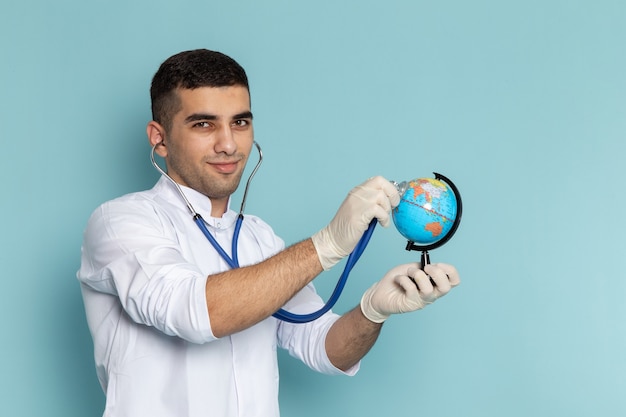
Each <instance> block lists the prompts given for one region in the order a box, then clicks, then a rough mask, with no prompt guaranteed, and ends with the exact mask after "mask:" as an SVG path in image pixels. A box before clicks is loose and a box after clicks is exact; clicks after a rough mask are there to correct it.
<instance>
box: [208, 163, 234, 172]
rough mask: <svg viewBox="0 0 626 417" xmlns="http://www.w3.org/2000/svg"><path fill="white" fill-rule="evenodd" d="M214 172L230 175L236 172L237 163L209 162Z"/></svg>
mask: <svg viewBox="0 0 626 417" xmlns="http://www.w3.org/2000/svg"><path fill="white" fill-rule="evenodd" d="M209 165H211V166H212V167H213V168H215V170H216V171H218V172H220V173H222V174H232V173H233V172H235V171H237V167H238V166H239V161H232V162H209Z"/></svg>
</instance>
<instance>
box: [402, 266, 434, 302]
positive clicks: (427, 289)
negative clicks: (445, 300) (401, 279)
mask: <svg viewBox="0 0 626 417" xmlns="http://www.w3.org/2000/svg"><path fill="white" fill-rule="evenodd" d="M408 275H409V276H410V277H411V278H413V281H415V285H417V288H418V290H419V293H420V295H421V297H422V298H423V299H424V300H425V301H428V302H433V301H435V300H436V299H437V298H438V297H439V291H438V289H437V287H436V286H434V285H433V284H432V282H430V277H429V276H428V275H427V274H426V272H424V271H422V270H421V269H417V268H410V269H409V271H408Z"/></svg>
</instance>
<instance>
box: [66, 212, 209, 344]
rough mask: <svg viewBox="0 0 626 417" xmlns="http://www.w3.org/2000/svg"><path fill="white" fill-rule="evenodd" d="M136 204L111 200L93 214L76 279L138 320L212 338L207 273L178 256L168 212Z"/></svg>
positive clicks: (188, 336)
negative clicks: (163, 213)
mask: <svg viewBox="0 0 626 417" xmlns="http://www.w3.org/2000/svg"><path fill="white" fill-rule="evenodd" d="M136 203H137V204H136V205H135V204H133V205H129V204H122V203H119V202H117V201H116V200H113V201H110V202H108V203H105V204H103V205H102V206H100V207H99V208H98V209H97V210H96V211H95V212H94V213H93V214H92V216H91V218H90V219H89V222H88V224H87V228H86V230H85V234H84V241H83V247H82V262H81V268H80V270H79V271H78V279H79V281H81V283H82V284H83V285H86V286H87V287H89V288H91V289H93V290H95V291H97V292H100V293H104V294H108V295H110V296H111V297H113V298H115V299H117V300H119V303H121V306H122V308H123V309H124V311H125V312H126V313H127V314H128V315H129V316H130V317H131V319H132V320H134V321H135V322H137V323H141V324H145V325H147V326H152V327H155V328H156V329H158V330H160V331H161V332H163V333H165V334H167V335H170V336H178V337H180V338H182V339H185V340H188V341H190V342H193V343H204V342H208V341H211V340H214V339H215V337H214V335H213V333H212V332H211V326H210V322H209V316H208V310H207V306H206V296H205V284H206V279H207V277H206V275H205V274H203V273H202V272H201V271H200V270H199V269H198V268H197V267H196V266H195V265H192V264H190V263H189V262H187V261H186V260H185V258H184V257H183V255H182V253H181V249H180V246H179V244H178V241H177V238H176V236H175V235H174V234H173V233H172V231H171V230H172V229H173V228H172V226H171V224H167V222H168V218H167V216H162V215H159V214H158V213H157V212H156V211H155V210H156V209H155V208H154V207H153V206H151V205H150V204H147V203H143V204H142V203H141V202H136ZM112 306H113V303H112Z"/></svg>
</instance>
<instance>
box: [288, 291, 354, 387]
mask: <svg viewBox="0 0 626 417" xmlns="http://www.w3.org/2000/svg"><path fill="white" fill-rule="evenodd" d="M323 306H324V302H323V300H322V299H321V298H320V296H319V295H318V294H317V292H316V290H315V287H314V286H313V284H309V285H307V286H306V287H304V288H303V289H302V290H301V291H300V292H298V293H297V294H296V295H295V296H294V297H293V298H292V299H291V300H289V302H287V304H285V306H284V307H283V308H284V309H286V310H287V311H289V312H291V313H295V314H307V313H311V312H313V311H317V310H319V309H320V308H322V307H323ZM338 319H339V315H337V314H335V313H333V312H332V311H328V312H326V313H325V314H324V315H322V316H321V317H320V318H318V319H316V320H313V321H311V322H309V323H296V324H294V323H288V322H280V323H279V325H278V343H279V346H280V347H282V348H284V349H287V351H289V354H290V355H291V356H293V357H295V358H298V359H300V360H301V361H302V362H303V363H304V364H306V365H307V366H308V367H309V368H311V369H313V370H315V371H317V372H320V373H323V374H328V375H349V376H352V375H355V374H356V373H357V372H358V370H359V368H360V362H359V363H357V364H356V365H354V366H353V367H352V368H350V369H348V370H347V371H346V372H343V371H342V370H340V369H338V368H336V367H335V366H334V365H333V364H332V362H331V361H330V359H328V355H327V354H326V335H327V334H328V331H329V330H330V328H331V327H332V325H333V324H334V323H335V321H337V320H338Z"/></svg>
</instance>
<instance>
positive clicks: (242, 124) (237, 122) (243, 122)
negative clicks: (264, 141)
mask: <svg viewBox="0 0 626 417" xmlns="http://www.w3.org/2000/svg"><path fill="white" fill-rule="evenodd" d="M249 124H250V122H248V121H247V120H235V122H234V125H235V126H237V127H246V126H248V125H249Z"/></svg>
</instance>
